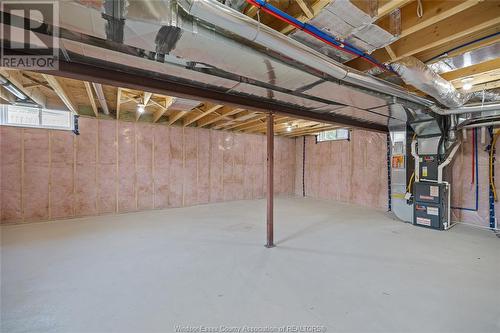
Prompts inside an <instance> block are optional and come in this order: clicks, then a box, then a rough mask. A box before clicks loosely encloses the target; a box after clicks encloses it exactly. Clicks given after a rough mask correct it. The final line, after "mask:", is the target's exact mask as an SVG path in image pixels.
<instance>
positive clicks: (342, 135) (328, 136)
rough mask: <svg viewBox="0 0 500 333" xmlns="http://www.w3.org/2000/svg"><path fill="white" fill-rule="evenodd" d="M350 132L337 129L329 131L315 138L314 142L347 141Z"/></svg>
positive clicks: (344, 129) (345, 129)
mask: <svg viewBox="0 0 500 333" xmlns="http://www.w3.org/2000/svg"><path fill="white" fill-rule="evenodd" d="M349 139H350V131H349V130H348V129H347V128H337V129H334V130H330V131H324V132H321V133H319V134H318V135H317V136H316V142H325V141H339V140H349Z"/></svg>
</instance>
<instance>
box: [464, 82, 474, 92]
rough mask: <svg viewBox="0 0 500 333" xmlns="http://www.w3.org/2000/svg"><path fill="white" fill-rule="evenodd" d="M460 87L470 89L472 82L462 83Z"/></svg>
mask: <svg viewBox="0 0 500 333" xmlns="http://www.w3.org/2000/svg"><path fill="white" fill-rule="evenodd" d="M462 89H463V90H471V89H472V83H470V82H467V83H464V85H463V86H462Z"/></svg>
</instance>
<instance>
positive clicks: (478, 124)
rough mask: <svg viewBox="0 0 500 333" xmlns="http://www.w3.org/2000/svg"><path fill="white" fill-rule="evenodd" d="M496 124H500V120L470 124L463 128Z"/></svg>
mask: <svg viewBox="0 0 500 333" xmlns="http://www.w3.org/2000/svg"><path fill="white" fill-rule="evenodd" d="M496 125H500V121H489V122H487V123H477V124H470V125H465V126H463V127H462V128H478V127H484V126H496Z"/></svg>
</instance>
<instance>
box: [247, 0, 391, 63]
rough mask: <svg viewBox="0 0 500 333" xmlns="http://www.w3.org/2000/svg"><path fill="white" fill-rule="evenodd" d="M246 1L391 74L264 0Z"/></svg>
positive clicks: (355, 51) (358, 50)
mask: <svg viewBox="0 0 500 333" xmlns="http://www.w3.org/2000/svg"><path fill="white" fill-rule="evenodd" d="M247 1H248V2H249V3H250V4H252V5H254V6H255V5H257V6H258V7H260V8H264V9H265V10H267V11H269V12H271V13H272V14H273V15H275V16H278V17H280V18H282V19H283V20H284V21H288V22H289V23H292V25H294V26H296V27H298V28H299V29H300V30H303V31H306V32H308V33H309V34H311V35H313V36H314V37H316V38H318V39H320V40H322V41H323V42H326V43H327V44H328V43H330V44H333V45H335V46H336V47H338V48H339V49H340V50H342V51H344V52H347V53H352V54H355V55H357V56H359V57H361V58H364V59H365V60H367V61H369V62H371V63H373V64H374V65H376V66H378V67H380V68H383V69H385V70H387V71H391V72H393V71H392V69H391V68H390V67H388V66H386V65H384V64H382V63H380V62H378V60H376V59H375V58H373V57H372V56H370V55H368V54H366V53H365V52H363V51H362V50H360V49H358V48H356V47H355V46H353V45H351V44H349V43H345V42H341V41H340V40H338V39H337V38H335V37H333V36H331V35H330V34H328V33H326V32H324V31H322V30H320V29H318V28H316V27H315V26H313V25H311V24H308V23H303V22H300V21H299V20H297V19H296V18H295V17H293V16H291V15H289V14H287V13H285V12H283V11H282V10H280V9H278V8H276V7H274V6H272V5H270V4H269V3H267V2H266V1H265V0H247Z"/></svg>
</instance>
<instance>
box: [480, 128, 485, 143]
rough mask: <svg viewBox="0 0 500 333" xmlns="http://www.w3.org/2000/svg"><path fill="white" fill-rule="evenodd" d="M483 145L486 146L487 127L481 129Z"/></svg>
mask: <svg viewBox="0 0 500 333" xmlns="http://www.w3.org/2000/svg"><path fill="white" fill-rule="evenodd" d="M481 145H482V146H485V145H486V127H484V126H483V127H481Z"/></svg>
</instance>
